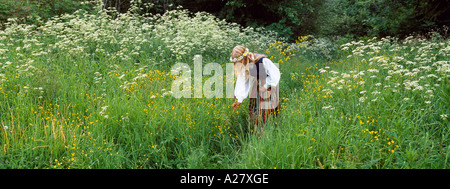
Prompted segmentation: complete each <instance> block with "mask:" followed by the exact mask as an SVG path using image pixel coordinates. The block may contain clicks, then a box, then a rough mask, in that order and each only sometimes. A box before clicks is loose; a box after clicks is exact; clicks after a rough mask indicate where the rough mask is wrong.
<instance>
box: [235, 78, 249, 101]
mask: <svg viewBox="0 0 450 189" xmlns="http://www.w3.org/2000/svg"><path fill="white" fill-rule="evenodd" d="M249 90H250V81H249V79H248V78H247V79H245V70H244V71H243V73H242V74H241V76H238V77H237V79H236V87H235V89H234V96H235V97H236V99H237V101H238V102H239V103H242V101H244V99H246V98H247V96H248V92H249Z"/></svg>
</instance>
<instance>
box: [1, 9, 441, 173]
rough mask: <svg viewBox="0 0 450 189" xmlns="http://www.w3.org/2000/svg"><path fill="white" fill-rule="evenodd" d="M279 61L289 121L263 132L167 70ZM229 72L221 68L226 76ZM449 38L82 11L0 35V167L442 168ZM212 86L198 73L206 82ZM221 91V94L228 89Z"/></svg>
mask: <svg viewBox="0 0 450 189" xmlns="http://www.w3.org/2000/svg"><path fill="white" fill-rule="evenodd" d="M235 45H244V46H246V47H248V48H249V49H250V51H252V52H258V53H264V54H267V55H268V56H269V58H270V59H271V60H272V61H273V62H275V63H279V67H280V70H281V74H282V77H281V81H280V96H281V102H280V107H281V112H280V115H279V116H278V117H277V119H276V120H273V121H269V122H268V123H267V124H266V125H265V126H264V133H263V134H255V133H254V132H253V126H252V125H250V124H249V123H248V120H247V119H248V112H247V111H248V108H247V107H248V99H247V100H245V101H244V103H243V104H242V106H241V107H239V108H238V109H237V111H233V109H232V108H231V104H232V103H233V102H234V99H232V98H174V97H172V92H171V91H170V90H171V84H172V82H173V81H174V80H175V79H176V78H177V76H175V75H171V67H172V65H174V64H175V63H177V62H184V63H187V64H189V65H190V66H191V70H193V57H194V55H197V54H199V55H202V57H203V63H204V64H206V63H209V62H216V63H219V64H222V65H225V64H226V63H229V56H230V53H231V50H232V48H233V47H234V46H235ZM224 67H225V66H224ZM449 77H450V41H449V40H448V39H443V38H442V37H440V36H439V34H433V35H432V36H431V37H430V38H428V39H425V38H421V37H417V36H416V37H413V36H411V37H408V38H406V39H402V40H400V39H397V38H393V37H386V38H381V39H377V38H367V39H361V40H359V41H354V40H349V39H341V40H330V39H325V38H315V37H314V36H299V37H298V39H297V41H296V42H291V43H290V42H287V41H286V40H285V39H283V38H281V37H277V35H276V34H275V33H274V32H270V31H265V30H264V29H261V28H251V27H246V28H244V27H242V26H239V25H237V24H233V23H227V22H226V21H224V20H220V19H217V18H215V17H214V16H212V15H210V14H208V13H204V12H199V13H190V12H188V11H186V10H183V9H177V10H172V11H167V12H166V13H165V14H163V15H139V14H135V13H134V12H133V10H130V11H129V12H128V13H122V14H118V13H116V12H114V11H106V10H102V11H99V12H98V13H96V14H90V13H87V12H84V11H81V10H80V11H76V12H75V13H73V14H64V15H61V16H56V17H53V18H51V19H49V20H48V21H46V22H45V23H41V25H39V26H38V25H26V24H19V23H18V22H17V21H15V20H14V19H10V20H8V23H7V24H6V25H5V29H4V30H2V31H0V93H1V94H0V102H1V103H0V126H1V127H0V168H2V169H35V168H38V169H184V168H187V169H190V168H208V169H216V168H220V169H230V168H238V169H239V168H243V169H345V168H352V169H353V168H354V169H392V168H394V169H441V168H442V169H446V168H448V167H449V165H450V164H449V161H448V158H449V147H448V145H449V133H450V132H449V129H450V122H449V118H448V117H449V116H450V85H449ZM206 79H208V76H203V80H206ZM224 94H225V93H224Z"/></svg>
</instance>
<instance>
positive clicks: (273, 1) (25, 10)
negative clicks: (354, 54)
mask: <svg viewBox="0 0 450 189" xmlns="http://www.w3.org/2000/svg"><path fill="white" fill-rule="evenodd" d="M102 1H103V3H104V7H103V8H111V7H112V8H115V9H116V10H118V11H119V12H126V11H127V10H128V9H129V8H130V6H131V4H132V3H138V4H141V5H143V4H146V3H152V4H153V6H152V7H151V8H147V9H144V11H142V13H152V14H156V13H160V14H162V13H164V12H165V11H167V10H171V9H175V8H176V7H177V6H179V5H181V6H182V7H183V8H186V9H188V10H190V11H191V12H197V11H205V12H208V13H211V14H213V15H215V16H217V17H218V18H221V19H226V20H227V21H229V22H236V23H238V24H241V25H243V26H251V27H261V26H262V27H265V28H267V29H270V30H274V31H276V32H278V33H279V34H280V35H281V36H284V37H287V38H289V39H291V40H292V39H296V37H297V36H300V35H315V36H347V37H361V36H377V37H383V36H396V37H404V36H406V35H409V34H413V33H416V34H420V33H426V32H429V31H438V32H439V33H441V35H443V36H444V37H447V35H448V34H447V29H445V27H444V26H449V25H450V13H449V12H450V8H449V7H450V6H449V4H450V0H429V1H421V0H281V1H280V0H189V1H183V0H139V1H132V0H131V1H130V0H102ZM0 2H1V3H0V23H5V22H6V21H7V18H11V17H16V18H17V17H19V18H25V17H28V19H27V20H26V22H31V23H39V21H38V20H45V19H47V18H49V17H51V16H54V15H58V14H62V13H66V12H73V11H74V10H77V9H85V10H92V7H89V4H84V3H83V2H85V1H83V0H0ZM38 18H40V19H38Z"/></svg>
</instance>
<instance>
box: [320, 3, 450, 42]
mask: <svg viewBox="0 0 450 189" xmlns="http://www.w3.org/2000/svg"><path fill="white" fill-rule="evenodd" d="M448 4H449V1H448V0H447V1H419V0H408V1H387V0H382V1H365V0H364V1H362V0H336V1H326V3H324V6H322V7H321V16H322V17H321V19H320V21H321V23H320V24H321V25H322V26H321V27H320V31H319V33H320V34H321V35H339V36H343V35H351V36H354V37H360V36H378V37H383V36H397V37H405V36H407V35H409V34H412V33H426V32H429V31H430V30H431V29H435V28H436V27H442V26H443V25H447V26H448V25H450V18H449V16H448V14H446V12H448V11H449V10H450V9H449V6H448Z"/></svg>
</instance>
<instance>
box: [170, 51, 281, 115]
mask: <svg viewBox="0 0 450 189" xmlns="http://www.w3.org/2000/svg"><path fill="white" fill-rule="evenodd" d="M274 64H275V66H277V67H279V64H278V63H274ZM233 69H234V68H233V63H227V64H226V66H225V75H224V70H223V68H222V65H220V64H218V63H208V64H205V65H204V66H203V63H202V56H201V55H195V56H194V73H193V75H194V76H193V77H194V85H193V86H194V88H193V90H192V72H191V68H190V67H189V65H188V64H187V63H176V64H175V65H173V66H172V69H171V72H170V73H171V75H176V76H179V77H178V78H177V79H175V80H174V81H173V83H172V87H171V91H172V96H173V97H175V98H203V97H206V98H214V97H215V98H234V89H235V82H234V77H235V76H234V70H233ZM259 69H260V70H259V73H265V71H264V70H261V69H263V68H262V66H260V67H259ZM213 71H214V75H212V72H213ZM253 72H255V73H253ZM256 72H257V70H256V69H250V74H249V75H253V76H255V75H256ZM209 75H212V76H211V77H209V78H208V79H207V80H205V83H204V84H203V83H202V81H203V76H209ZM224 76H225V87H226V90H225V91H226V92H225V93H226V94H225V95H224V92H223V87H224V85H223V81H224ZM249 77H252V76H249ZM250 79H252V78H250ZM213 86H214V89H212V88H213ZM180 88H181V90H180ZM277 92H278V85H277V86H276V90H273V89H271V90H267V91H259V94H260V95H259V96H260V97H261V98H262V99H264V101H261V103H262V104H261V107H267V108H268V109H269V108H270V109H273V108H276V107H277V106H278V104H279V99H278V98H277V97H278V94H276V93H277ZM192 93H193V94H192ZM248 96H249V98H257V96H256V95H255V94H249V95H248Z"/></svg>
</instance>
